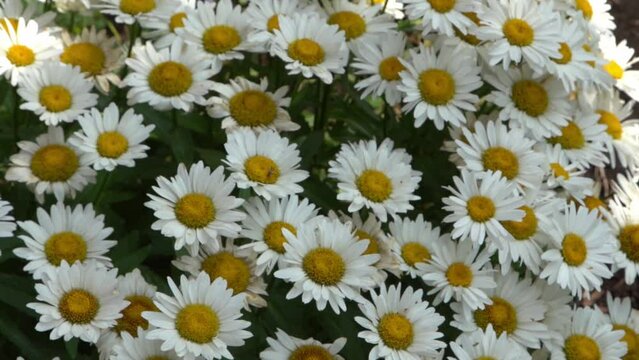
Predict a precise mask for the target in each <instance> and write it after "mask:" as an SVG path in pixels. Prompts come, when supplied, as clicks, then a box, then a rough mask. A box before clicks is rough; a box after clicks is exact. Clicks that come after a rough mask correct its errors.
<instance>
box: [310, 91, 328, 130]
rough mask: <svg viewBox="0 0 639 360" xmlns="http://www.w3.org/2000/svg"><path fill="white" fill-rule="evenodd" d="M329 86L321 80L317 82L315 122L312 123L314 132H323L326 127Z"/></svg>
mask: <svg viewBox="0 0 639 360" xmlns="http://www.w3.org/2000/svg"><path fill="white" fill-rule="evenodd" d="M329 89H330V85H328V84H324V83H323V82H322V81H321V80H318V81H317V92H318V94H319V100H320V101H319V103H318V104H317V108H316V109H315V121H314V123H313V129H314V130H320V129H321V130H322V131H323V130H324V126H325V125H326V124H325V123H326V112H327V111H326V110H327V107H328V97H329V94H328V93H329Z"/></svg>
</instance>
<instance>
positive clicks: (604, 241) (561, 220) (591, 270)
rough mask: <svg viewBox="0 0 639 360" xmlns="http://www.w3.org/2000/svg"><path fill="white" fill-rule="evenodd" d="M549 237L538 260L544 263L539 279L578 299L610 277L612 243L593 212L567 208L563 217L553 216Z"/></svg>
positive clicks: (610, 233)
mask: <svg viewBox="0 0 639 360" xmlns="http://www.w3.org/2000/svg"><path fill="white" fill-rule="evenodd" d="M549 236H550V240H551V241H550V243H549V245H550V247H549V248H548V250H547V251H546V252H544V253H543V255H542V256H541V257H542V259H543V260H545V261H546V265H545V266H544V269H543V271H542V272H541V274H540V275H539V276H540V277H541V278H543V279H548V282H549V283H551V284H554V283H557V284H559V286H561V287H562V288H564V289H569V290H570V292H571V293H572V295H573V296H575V295H576V296H578V297H579V298H581V297H582V294H583V295H585V296H586V297H589V291H591V290H599V289H600V288H601V284H602V283H603V279H608V278H610V277H612V273H611V272H610V269H608V264H612V262H613V255H614V253H615V250H616V241H615V238H614V235H613V233H612V231H611V229H610V226H609V225H608V224H607V223H606V222H605V221H604V220H603V219H601V218H600V217H599V216H598V215H597V212H596V211H589V210H588V208H586V207H583V206H581V207H579V208H576V207H575V204H574V203H571V204H570V205H567V206H566V208H565V210H564V213H557V214H555V216H553V218H552V227H551V228H549Z"/></svg>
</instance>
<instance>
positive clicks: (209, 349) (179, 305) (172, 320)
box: [142, 272, 253, 360]
mask: <svg viewBox="0 0 639 360" xmlns="http://www.w3.org/2000/svg"><path fill="white" fill-rule="evenodd" d="M167 279H168V282H169V287H170V288H171V292H172V293H173V296H169V295H165V294H162V293H158V294H157V295H156V300H155V305H156V306H157V308H158V309H160V312H151V311H145V312H143V313H142V316H143V317H144V318H145V319H147V320H148V321H149V324H150V325H151V326H153V327H154V329H153V330H150V331H149V332H148V333H147V334H146V338H147V339H149V340H161V341H162V346H161V347H160V349H162V350H164V351H167V350H174V351H175V352H176V353H177V355H178V356H179V357H180V358H184V359H188V360H194V359H196V358H198V357H200V356H201V357H202V358H204V359H206V360H212V359H219V358H222V357H224V358H228V359H232V358H233V355H231V353H230V352H229V349H228V348H229V347H236V346H242V345H244V340H245V339H248V338H250V337H251V336H253V335H252V334H251V333H250V332H249V331H247V330H245V329H246V328H248V327H249V326H250V325H251V323H250V322H248V321H245V320H241V317H242V307H243V306H244V301H245V300H244V294H237V295H233V290H232V289H229V288H227V287H226V280H224V279H222V278H217V279H215V280H214V281H212V282H211V279H210V278H209V276H208V275H207V274H206V273H205V272H201V273H200V274H199V275H198V276H197V277H196V278H193V279H187V277H186V276H184V275H182V276H181V277H180V285H179V287H178V285H177V284H176V283H175V282H173V280H172V279H171V278H167Z"/></svg>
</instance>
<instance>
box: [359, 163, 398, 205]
mask: <svg viewBox="0 0 639 360" xmlns="http://www.w3.org/2000/svg"><path fill="white" fill-rule="evenodd" d="M355 183H356V184H357V189H358V190H359V192H360V193H362V195H364V197H365V198H367V199H368V200H370V201H373V202H383V201H385V200H387V199H388V198H390V196H391V194H392V193H393V183H392V182H391V179H389V178H388V176H386V174H384V173H383V172H381V171H379V170H370V169H369V170H364V172H362V174H361V175H360V176H359V177H358V178H357V181H356V182H355Z"/></svg>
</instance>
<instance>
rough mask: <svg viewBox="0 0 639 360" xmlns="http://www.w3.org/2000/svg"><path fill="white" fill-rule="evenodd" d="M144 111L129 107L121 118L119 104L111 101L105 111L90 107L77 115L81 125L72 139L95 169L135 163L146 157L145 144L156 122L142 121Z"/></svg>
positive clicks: (111, 169) (109, 168)
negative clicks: (88, 110) (86, 111)
mask: <svg viewBox="0 0 639 360" xmlns="http://www.w3.org/2000/svg"><path fill="white" fill-rule="evenodd" d="M142 119H143V118H142V115H138V114H136V113H135V112H134V110H133V108H130V109H129V110H127V111H126V112H125V113H124V114H123V115H122V118H120V112H119V110H118V106H117V105H116V104H115V103H110V104H109V105H108V106H107V107H106V108H105V109H104V112H100V111H99V110H98V109H96V108H93V109H91V112H90V113H87V114H84V115H81V116H80V117H78V123H79V124H80V127H81V128H82V130H81V131H77V132H76V133H75V134H74V136H73V137H71V138H70V139H69V143H70V144H72V145H73V146H75V147H77V148H78V149H80V150H82V151H83V152H84V153H85V154H87V157H88V158H89V162H90V163H91V164H92V165H93V168H94V169H95V170H107V171H113V170H114V169H115V167H116V166H118V165H121V166H126V167H133V166H135V161H134V160H136V159H144V158H145V157H146V151H147V150H148V149H149V147H148V146H146V145H144V144H142V142H143V141H144V140H146V139H147V138H148V137H149V135H150V134H151V131H153V129H154V128H155V125H146V126H145V125H143V124H142Z"/></svg>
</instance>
